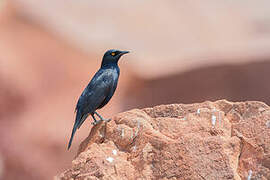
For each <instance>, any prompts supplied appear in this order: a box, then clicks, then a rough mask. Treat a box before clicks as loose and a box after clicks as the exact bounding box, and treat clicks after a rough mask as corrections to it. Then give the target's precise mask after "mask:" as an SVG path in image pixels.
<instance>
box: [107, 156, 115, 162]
mask: <svg viewBox="0 0 270 180" xmlns="http://www.w3.org/2000/svg"><path fill="white" fill-rule="evenodd" d="M106 160H107V161H109V162H110V163H112V162H113V160H114V159H113V158H112V157H107V159H106Z"/></svg>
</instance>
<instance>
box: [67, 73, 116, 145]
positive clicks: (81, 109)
mask: <svg viewBox="0 0 270 180" xmlns="http://www.w3.org/2000/svg"><path fill="white" fill-rule="evenodd" d="M113 84H114V77H113V74H112V72H110V71H105V70H103V69H100V70H99V71H98V72H97V73H96V74H95V76H94V77H93V79H92V80H91V81H90V83H89V84H88V85H87V87H86V88H85V89H84V91H83V93H82V95H81V96H80V98H79V100H78V103H77V106H76V111H77V113H76V120H75V123H74V126H73V130H72V134H71V138H70V141H69V145H68V148H69V147H70V146H71V143H72V139H73V136H74V134H75V132H76V130H77V129H78V128H79V127H80V126H81V124H82V123H83V122H84V121H85V119H86V118H87V116H88V115H89V114H91V113H93V112H94V111H95V110H96V109H97V108H98V107H99V106H100V104H101V103H102V102H103V101H104V99H105V98H106V97H107V96H108V94H109V92H110V90H111V88H112V85H113Z"/></svg>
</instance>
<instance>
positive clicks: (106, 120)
mask: <svg viewBox="0 0 270 180" xmlns="http://www.w3.org/2000/svg"><path fill="white" fill-rule="evenodd" d="M111 120H112V119H100V120H98V121H94V122H92V125H94V126H95V125H97V124H98V123H100V122H101V121H104V122H110V121H111Z"/></svg>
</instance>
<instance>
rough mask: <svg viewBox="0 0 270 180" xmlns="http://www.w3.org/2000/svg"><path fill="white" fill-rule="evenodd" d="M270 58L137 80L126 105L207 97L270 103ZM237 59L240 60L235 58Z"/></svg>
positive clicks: (142, 104)
mask: <svg viewBox="0 0 270 180" xmlns="http://www.w3.org/2000/svg"><path fill="white" fill-rule="evenodd" d="M269 60H270V58H269V59H261V61H259V62H253V63H252V62H251V63H246V64H242V65H219V66H209V67H201V68H197V69H193V70H190V71H187V72H183V73H178V74H174V75H170V76H163V77H162V78H156V79H151V80H145V79H137V80H136V82H137V83H136V84H130V85H129V86H128V88H127V90H126V92H125V93H126V94H125V95H126V96H127V97H129V98H125V99H124V101H123V102H124V105H123V106H124V107H129V108H133V107H149V106H154V105H157V104H171V103H196V102H202V101H206V100H212V101H215V100H218V99H222V98H225V99H228V100H231V101H245V100H256V101H263V102H265V103H267V104H270V97H269V95H268V94H269V92H270V85H269V83H266V82H267V81H268V78H269V77H270V71H269V69H270V61H269ZM235 61H237V59H236V60H235Z"/></svg>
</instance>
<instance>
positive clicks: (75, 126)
mask: <svg viewBox="0 0 270 180" xmlns="http://www.w3.org/2000/svg"><path fill="white" fill-rule="evenodd" d="M78 125H79V123H78V121H75V123H74V126H73V129H72V133H71V136H70V139H69V143H68V150H69V148H70V146H71V144H72V140H73V137H74V134H75V132H76V131H77V128H78Z"/></svg>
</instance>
